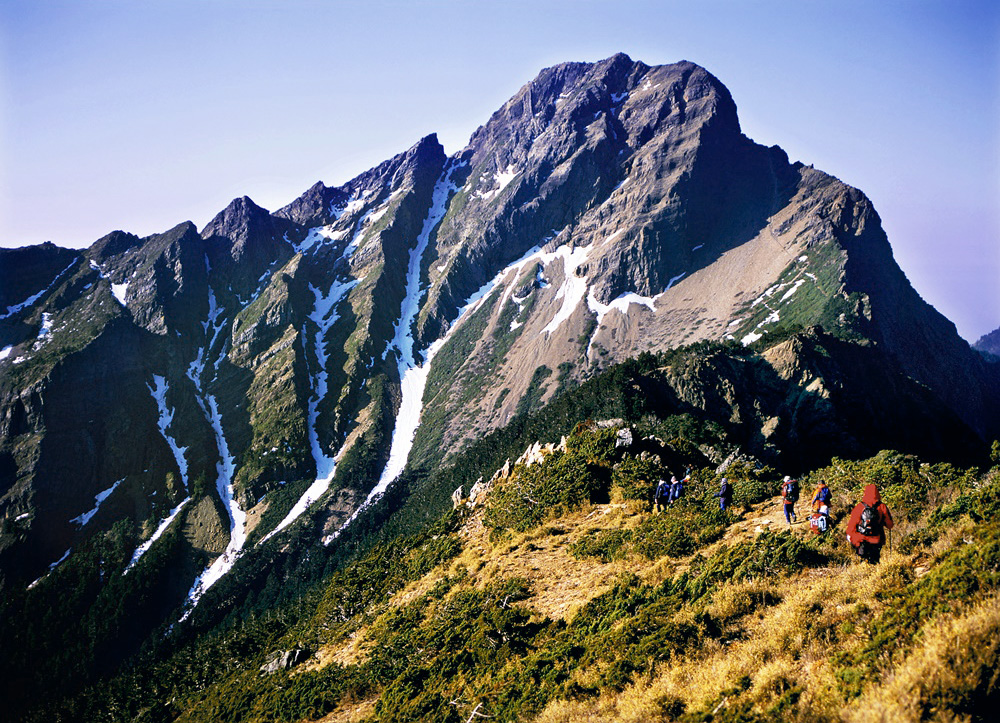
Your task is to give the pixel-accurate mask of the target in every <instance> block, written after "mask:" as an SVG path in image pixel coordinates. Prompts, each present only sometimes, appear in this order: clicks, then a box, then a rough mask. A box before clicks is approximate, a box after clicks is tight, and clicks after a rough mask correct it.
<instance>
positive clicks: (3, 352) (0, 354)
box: [0, 346, 14, 359]
mask: <svg viewBox="0 0 1000 723" xmlns="http://www.w3.org/2000/svg"><path fill="white" fill-rule="evenodd" d="M13 350H14V347H13V346H5V347H4V348H3V349H0V359H6V358H7V357H9V356H10V353H11V352H12V351H13Z"/></svg>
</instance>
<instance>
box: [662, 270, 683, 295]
mask: <svg viewBox="0 0 1000 723" xmlns="http://www.w3.org/2000/svg"><path fill="white" fill-rule="evenodd" d="M686 273H687V272H686V271H682V272H681V273H679V274H677V276H675V277H673V278H672V279H670V281H669V282H668V283H667V288H666V289H664V291H669V290H670V287H672V286H673V285H674V284H676V283H677V282H678V281H680V280H681V279H683V278H684V275H685V274H686Z"/></svg>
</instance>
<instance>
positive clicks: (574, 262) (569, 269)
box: [542, 246, 592, 334]
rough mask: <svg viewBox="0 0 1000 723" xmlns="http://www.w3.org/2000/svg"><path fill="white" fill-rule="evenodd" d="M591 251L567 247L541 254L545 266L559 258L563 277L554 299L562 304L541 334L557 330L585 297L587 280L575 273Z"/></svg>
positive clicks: (586, 247) (588, 247) (589, 248)
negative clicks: (561, 262)
mask: <svg viewBox="0 0 1000 723" xmlns="http://www.w3.org/2000/svg"><path fill="white" fill-rule="evenodd" d="M591 249H592V247H591V246H577V247H575V248H572V249H571V248H569V246H560V247H559V248H557V249H556V250H555V251H553V252H551V253H547V254H542V260H543V263H544V265H546V266H548V265H549V263H551V262H552V261H554V260H555V259H557V258H561V259H562V260H563V276H564V280H563V285H562V286H560V287H559V291H557V292H556V298H557V299H560V298H561V299H562V300H563V304H562V306H561V307H560V308H559V311H558V312H556V315H555V316H554V317H552V320H551V321H550V322H549V323H548V324H546V325H545V328H544V329H542V333H543V334H551V333H552V332H554V331H555V330H556V329H558V328H559V327H560V326H561V325H562V323H563V322H564V321H566V320H567V319H569V317H570V316H572V315H573V311H574V310H575V309H576V307H577V306H579V305H580V302H581V301H583V299H584V297H585V296H586V295H587V280H586V279H585V278H583V277H581V276H577V275H576V271H577V269H579V268H580V266H582V265H583V264H584V263H585V262H586V261H587V257H588V256H589V255H590V251H591Z"/></svg>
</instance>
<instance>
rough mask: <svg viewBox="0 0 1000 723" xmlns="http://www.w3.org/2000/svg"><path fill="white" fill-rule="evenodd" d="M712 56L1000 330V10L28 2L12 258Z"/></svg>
mask: <svg viewBox="0 0 1000 723" xmlns="http://www.w3.org/2000/svg"><path fill="white" fill-rule="evenodd" d="M616 52H625V53H627V54H628V55H629V56H630V57H632V58H633V59H634V60H639V61H642V62H644V63H647V64H649V65H659V64H665V63H671V62H676V61H679V60H682V59H683V60H690V61H692V62H695V63H698V64H699V65H702V66H704V67H706V68H707V69H708V70H709V71H710V72H712V73H713V74H715V75H716V76H717V77H718V78H719V79H720V80H721V81H722V82H723V83H724V84H725V85H726V86H727V87H728V88H729V89H730V91H731V92H732V94H733V97H734V99H735V101H736V104H737V107H738V110H739V114H740V121H741V124H742V127H743V130H744V132H745V133H746V135H748V136H749V137H750V138H752V139H753V140H755V141H757V142H758V143H763V144H765V145H772V144H776V145H779V146H781V147H782V148H783V149H784V150H785V151H787V152H788V154H789V157H790V158H791V159H792V160H793V161H795V160H798V161H801V162H803V163H806V164H813V165H815V166H816V167H817V168H819V169H821V170H823V171H826V172H828V173H830V174H832V175H834V176H837V177H838V178H840V179H842V180H843V181H845V182H846V183H849V184H851V185H853V186H856V187H858V188H860V189H861V190H862V191H864V192H865V193H866V194H867V195H868V196H869V197H870V198H871V199H872V201H873V203H874V204H875V207H876V209H877V210H878V211H879V214H880V216H881V217H882V220H883V225H884V226H885V228H886V232H887V233H888V236H889V240H890V242H891V243H892V246H893V250H894V253H895V255H896V258H897V261H898V262H899V263H900V266H901V267H902V268H903V270H904V272H905V273H906V274H907V276H908V277H909V278H910V280H911V282H912V283H913V285H914V287H915V288H916V289H917V291H918V292H919V293H920V294H921V296H923V297H924V298H925V299H926V300H927V301H929V302H930V303H931V304H933V305H934V306H935V307H936V308H937V309H938V310H939V311H941V312H942V313H944V314H945V315H946V316H947V317H948V318H949V319H951V320H952V321H954V322H955V323H956V325H957V326H958V329H959V332H960V333H961V334H962V335H963V336H964V337H965V338H967V339H969V340H970V341H974V340H975V339H976V338H978V337H979V336H981V335H982V334H985V333H987V332H989V331H991V330H993V329H995V328H997V326H1000V283H998V282H1000V6H998V5H997V4H996V3H990V2H939V1H933V2H915V3H914V2H909V3H907V2H887V3H879V4H878V7H871V6H870V4H869V3H864V2H860V1H858V0H846V1H843V2H836V3H834V2H816V3H809V4H807V5H806V6H800V5H794V6H789V5H787V4H784V3H779V2H761V3H754V4H752V5H751V4H747V3H737V2H706V3H701V4H699V6H698V7H697V8H691V7H686V6H685V5H683V4H680V3H673V2H647V1H643V2H636V1H632V2H628V1H626V2H622V3H618V4H616V5H614V6H607V5H606V4H603V3H597V2H590V1H589V0H583V1H579V0H577V1H575V2H571V1H570V0H546V1H543V2H536V3H527V2H520V1H517V2H510V3H506V4H504V5H503V6H496V7H494V6H486V5H481V4H476V3H468V2H458V1H457V0H455V1H441V2H430V1H425V2H409V3H404V2H388V1H385V0H382V1H379V2H369V3H363V4H362V3H354V2H344V3H338V4H336V5H334V4H326V3H317V2H304V1H295V0H292V1H290V2H283V3H278V2H270V1H268V2H256V3H253V4H252V5H248V4H245V3H236V2H231V1H229V0H218V1H216V2H209V3H196V2H190V1H188V0H185V1H184V2H170V3H156V2H153V3H146V4H143V5H134V4H131V3H125V2H102V3H88V4H82V3H79V4H73V3H68V2H48V1H46V0H41V1H40V2H21V1H20V0H13V1H10V2H6V3H4V4H3V6H2V7H0V57H2V59H3V62H2V70H0V246H8V247H12V246H23V245H27V244H34V243H41V242H43V241H53V242H54V243H57V244H60V245H63V246H73V247H82V246H88V245H90V244H91V243H93V242H94V241H95V240H97V239H98V238H100V237H101V236H103V235H105V234H106V233H108V232H110V231H112V230H115V229H122V230H125V231H130V232H132V233H136V234H138V235H140V236H147V235H149V234H152V233H157V232H161V231H164V230H167V229H168V228H171V227H173V226H175V225H176V224H178V223H181V222H183V221H185V220H191V221H193V222H195V223H196V224H197V226H198V227H199V228H202V227H203V226H204V225H205V224H206V223H207V222H208V221H209V220H210V219H211V218H212V217H213V216H214V215H215V214H216V213H218V212H219V211H220V210H222V209H223V208H224V207H225V206H226V205H227V204H228V203H229V201H230V200H231V199H232V198H234V197H238V196H243V195H247V196H249V197H251V198H252V199H253V200H254V201H255V202H256V203H258V204H259V205H261V206H263V207H265V208H267V209H269V210H271V211H273V210H276V209H277V208H279V207H280V206H283V205H285V204H287V203H289V202H290V201H292V200H293V199H294V198H296V197H297V196H298V195H300V194H301V193H302V192H304V191H305V190H306V189H307V188H308V187H309V186H311V185H312V184H313V183H315V182H316V181H317V180H321V181H323V182H324V183H326V184H327V185H330V186H335V185H340V184H342V183H345V182H346V181H348V180H350V178H352V177H354V176H355V175H357V174H358V173H361V172H363V171H365V170H367V169H369V168H371V167H373V166H375V165H377V164H378V163H380V162H382V161H384V160H386V159H388V158H389V157H391V156H393V155H395V154H397V153H399V152H401V151H404V150H405V149H406V148H408V147H410V146H412V145H413V144H414V143H416V142H417V140H419V139H420V138H421V137H423V136H425V135H428V134H430V133H437V135H438V138H439V139H440V141H441V142H442V144H443V145H444V146H445V149H446V151H447V152H448V153H454V152H455V151H458V150H460V149H461V148H462V147H464V146H465V144H466V142H467V141H468V138H469V136H470V135H471V134H472V132H473V131H474V130H475V129H476V128H477V127H478V126H479V125H481V124H483V123H485V122H486V121H487V120H488V118H489V116H490V114H491V113H493V112H494V111H495V110H497V109H498V108H499V107H500V106H501V105H502V104H503V103H504V102H505V101H506V100H507V99H508V98H510V96H512V95H513V94H514V93H515V92H516V91H517V90H518V88H520V87H521V86H522V85H523V84H524V83H526V82H528V81H530V80H531V79H532V78H533V77H535V75H537V73H538V72H539V71H540V70H541V69H542V68H543V67H547V66H551V65H555V64H557V63H561V62H567V61H591V62H593V61H597V60H600V59H602V58H606V57H608V56H610V55H612V54H614V53H616Z"/></svg>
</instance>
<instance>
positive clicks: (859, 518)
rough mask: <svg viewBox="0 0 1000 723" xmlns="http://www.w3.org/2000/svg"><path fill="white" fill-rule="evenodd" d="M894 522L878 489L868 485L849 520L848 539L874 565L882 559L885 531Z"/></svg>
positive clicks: (861, 555) (860, 554) (863, 557)
mask: <svg viewBox="0 0 1000 723" xmlns="http://www.w3.org/2000/svg"><path fill="white" fill-rule="evenodd" d="M892 524H893V522H892V514H890V512H889V508H888V507H886V506H885V503H884V502H883V501H882V498H881V497H880V496H879V494H878V489H877V488H876V487H875V485H873V484H871V485H868V486H867V487H865V493H864V494H863V495H862V496H861V502H859V503H858V504H857V505H856V506H855V507H854V509H853V510H851V516H850V517H849V518H848V520H847V540H848V542H850V543H851V545H853V546H854V549H855V551H856V552H857V553H858V555H859V556H860V557H861V558H862V559H863V560H866V561H867V562H870V563H872V564H873V565H874V564H875V563H877V562H878V561H879V560H880V559H881V556H882V545H883V544H884V543H885V531H886V530H891V529H892Z"/></svg>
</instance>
